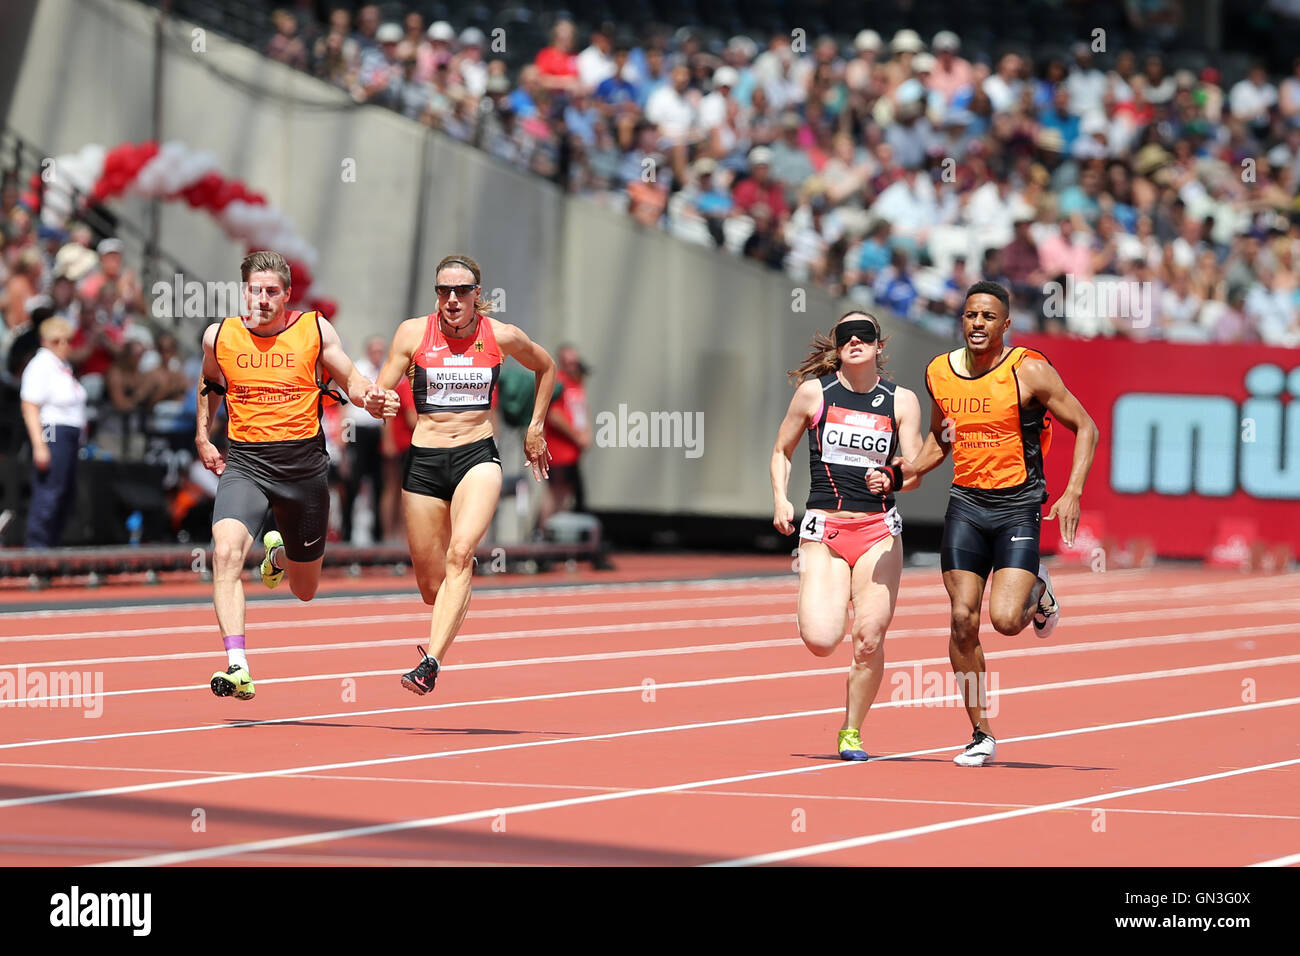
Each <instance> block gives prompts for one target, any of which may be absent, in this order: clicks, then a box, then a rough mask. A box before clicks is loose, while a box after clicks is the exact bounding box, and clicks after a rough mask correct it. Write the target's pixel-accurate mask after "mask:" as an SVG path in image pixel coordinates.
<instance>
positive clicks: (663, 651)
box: [0, 624, 1295, 749]
mask: <svg viewBox="0 0 1300 956" xmlns="http://www.w3.org/2000/svg"><path fill="white" fill-rule="evenodd" d="M1294 630H1295V626H1294V625H1291V624H1275V625H1267V626H1258V627H1243V628H1229V629H1225V630H1221V631H1203V632H1201V633H1199V634H1190V635H1189V634H1185V633H1181V632H1176V633H1173V634H1154V635H1150V636H1148V637H1124V638H1116V639H1115V640H1111V641H1087V642H1082V643H1078V644H1048V645H1031V646H1029V647H1024V648H1013V649H1009V650H1004V651H985V652H984V657H985V659H986V660H991V659H1008V658H1017V657H1041V656H1051V655H1054V654H1074V653H1089V652H1092V651H1111V650H1124V649H1127V648H1135V647H1160V646H1163V645H1166V644H1197V643H1208V642H1215V641H1221V640H1233V639H1237V638H1244V637H1273V636H1279V635H1283V636H1286V635H1290V634H1292V633H1293V632H1294ZM940 632H942V634H944V635H946V634H947V633H948V630H947V628H937V629H934V634H932V635H930V636H935V635H937V634H939V633H940ZM400 643H405V642H400ZM801 646H802V644H801V643H800V642H799V640H798V639H797V638H792V637H778V638H769V639H766V640H758V641H736V642H731V643H727V644H691V645H685V646H680V647H658V648H645V649H642V650H629V651H602V652H595V653H591V654H569V655H563V656H553V657H523V658H510V659H507V660H496V661H478V662H475V663H470V664H448V665H447V666H446V667H444V668H443V670H444V671H448V672H451V671H471V670H494V669H498V668H503V667H505V668H509V667H527V666H531V665H535V664H574V663H590V662H592V661H609V660H629V659H636V658H638V657H645V658H647V659H650V658H655V657H677V656H683V655H692V654H721V653H731V652H735V651H746V650H762V649H765V648H774V647H801ZM207 656H209V657H218V656H219V652H214V653H213V654H210V655H207ZM946 661H947V658H937V657H936V658H924V659H922V660H913V661H898V662H895V663H893V664H886V665H885V667H886V668H887V669H889V668H897V667H902V666H904V665H906V666H913V667H914V666H916V665H917V664H922V665H925V664H934V663H944V662H946ZM23 666H25V667H27V668H28V669H31V668H33V667H35V666H36V665H33V664H27V665H23ZM404 672H405V671H404V669H403V668H396V669H393V668H385V669H383V670H370V671H355V670H354V671H340V672H338V673H334V674H302V675H299V676H295V677H264V678H258V679H257V683H259V684H263V685H270V684H301V683H311V682H315V681H327V680H329V681H334V680H344V679H346V678H363V677H392V676H394V675H397V674H402V673H404ZM822 673H840V669H838V668H830V669H829V670H827V671H822ZM207 687H208V685H207V684H169V685H166V686H162V687H136V688H130V689H127V690H106V691H102V692H100V693H98V694H97V695H96V696H98V697H125V696H131V695H135V694H167V693H177V692H180V691H195V690H205V689H207ZM85 697H86V694H85V693H82V694H80V695H78V694H73V693H68V694H59V695H51V696H44V697H39V696H33V697H27V698H24V700H25V701H26V705H27V706H28V707H32V706H35V707H41V706H43V702H52V701H63V700H84V699H85ZM20 703H22V702H21V701H18V700H4V701H0V709H3V708H4V707H18V706H19V705H20ZM397 709H398V710H403V709H405V708H397ZM5 746H7V745H4V744H0V749H3V748H4V747H5Z"/></svg>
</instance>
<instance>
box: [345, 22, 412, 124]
mask: <svg viewBox="0 0 1300 956" xmlns="http://www.w3.org/2000/svg"><path fill="white" fill-rule="evenodd" d="M375 42H376V46H374V47H371V48H370V49H367V50H364V51H363V52H362V54H361V72H360V74H359V75H358V77H357V85H356V87H355V88H354V89H353V91H352V97H353V99H355V100H356V101H357V102H359V103H374V104H375V105H377V106H385V107H388V108H389V109H396V108H397V107H398V105H399V102H398V96H399V92H400V88H401V83H402V79H403V76H404V74H405V65H404V64H403V63H402V61H401V57H400V51H399V49H398V47H399V45H400V44H401V42H402V28H401V27H400V26H399V25H398V24H396V23H385V24H384V25H383V26H381V27H380V28H379V29H378V30H376V31H375Z"/></svg>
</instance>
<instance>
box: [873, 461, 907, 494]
mask: <svg viewBox="0 0 1300 956" xmlns="http://www.w3.org/2000/svg"><path fill="white" fill-rule="evenodd" d="M876 471H883V472H884V473H885V474H887V475H888V476H889V481H890V485H889V491H890V492H894V491H897V490H898V489H899V488H901V487H903V466H902V465H880V466H878V467H877V468H876ZM887 493H888V492H887Z"/></svg>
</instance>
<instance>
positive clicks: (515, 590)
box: [0, 568, 1056, 620]
mask: <svg viewBox="0 0 1300 956" xmlns="http://www.w3.org/2000/svg"><path fill="white" fill-rule="evenodd" d="M927 570H929V569H928V568H927V569H916V570H914V571H912V576H914V577H915V576H920V574H921V573H922V571H927ZM903 574H904V579H906V577H907V575H908V570H906V569H905V570H904V572H903ZM794 579H795V576H794V574H793V573H791V574H790V575H789V576H788V578H787V576H786V575H785V574H753V575H749V576H746V577H736V578H698V579H692V580H671V581H610V582H605V583H602V582H593V583H591V584H565V585H560V586H554V585H544V584H539V585H522V586H517V587H510V588H476V589H475V590H474V599H475V600H476V601H497V600H508V599H510V598H517V597H543V598H544V597H547V596H550V595H554V596H556V597H570V596H572V595H575V594H590V593H592V592H596V593H603V594H626V593H628V592H637V591H649V592H659V591H676V590H688V591H689V590H705V591H717V590H726V589H728V588H746V587H753V586H755V585H760V584H761V585H770V584H771V583H772V582H780V581H785V580H794ZM1052 580H1054V581H1055V580H1056V579H1055V577H1053V579H1052ZM909 583H910V582H909ZM411 584H412V586H411V588H410V589H409V590H406V591H400V592H397V591H394V592H392V593H382V594H367V595H362V596H360V597H355V596H352V597H350V596H347V595H342V594H340V595H329V594H324V595H320V596H319V597H315V598H312V601H311V603H312V604H326V605H333V604H358V603H362V602H366V603H370V604H387V603H397V602H401V601H407V602H410V603H412V604H414V603H418V602H419V591H418V590H417V589H416V588H415V586H414V585H415V582H414V581H412V582H411ZM249 603H250V605H251V606H253V607H257V608H259V609H262V608H264V609H268V610H274V609H276V608H292V607H299V606H301V604H302V602H300V601H298V600H297V599H296V598H290V597H285V598H284V599H283V600H275V599H270V600H265V601H255V602H249ZM211 609H212V599H211V597H208V598H205V599H204V600H202V601H194V602H190V603H187V604H131V605H124V606H121V607H91V608H86V607H82V608H50V609H49V610H44V611H12V612H9V611H5V610H4V606H3V605H0V620H2V619H3V618H4V617H5V616H6V615H8V614H12V615H13V616H14V617H23V618H26V617H36V618H60V617H103V616H104V615H106V614H146V613H153V614H174V613H176V612H178V611H200V610H211Z"/></svg>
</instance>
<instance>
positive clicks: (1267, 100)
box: [1228, 63, 1277, 129]
mask: <svg viewBox="0 0 1300 956" xmlns="http://www.w3.org/2000/svg"><path fill="white" fill-rule="evenodd" d="M1276 105H1277V88H1276V87H1274V86H1273V84H1272V83H1270V82H1269V81H1268V71H1267V70H1265V69H1264V66H1263V64H1261V63H1256V64H1255V65H1254V66H1252V67H1251V68H1250V74H1249V75H1248V76H1247V77H1246V79H1244V80H1240V81H1238V82H1237V83H1235V84H1234V85H1233V87H1232V90H1231V91H1229V93H1228V108H1229V109H1231V110H1232V115H1233V116H1234V117H1236V118H1237V119H1239V120H1243V121H1245V122H1247V123H1249V124H1250V125H1251V126H1253V127H1256V128H1257V129H1264V128H1266V127H1267V126H1268V121H1269V110H1271V109H1272V108H1273V107H1274V106H1276Z"/></svg>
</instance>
